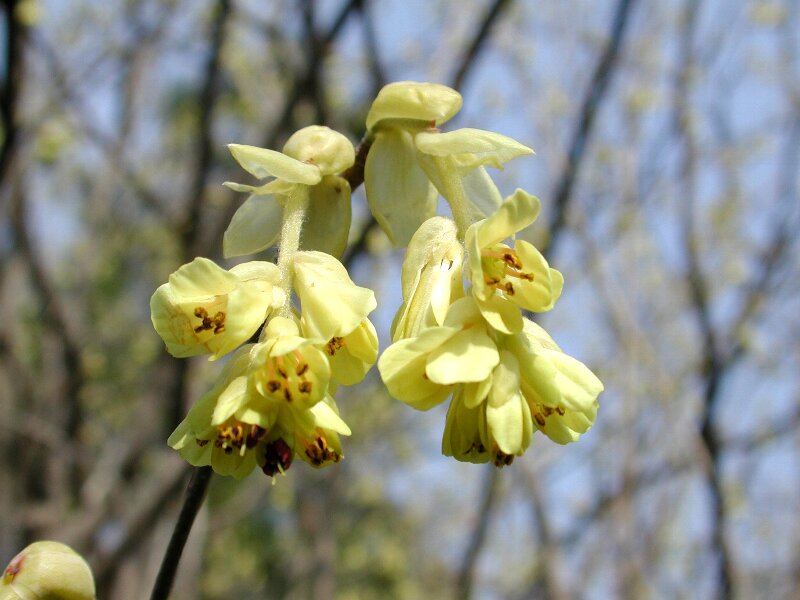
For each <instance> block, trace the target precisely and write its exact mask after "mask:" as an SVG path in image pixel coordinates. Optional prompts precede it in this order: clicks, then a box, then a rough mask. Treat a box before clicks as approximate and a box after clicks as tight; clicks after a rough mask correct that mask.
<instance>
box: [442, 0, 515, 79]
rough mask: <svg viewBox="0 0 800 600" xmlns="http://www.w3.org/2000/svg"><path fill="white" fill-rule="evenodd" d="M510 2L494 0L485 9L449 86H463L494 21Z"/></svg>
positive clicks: (508, 0)
mask: <svg viewBox="0 0 800 600" xmlns="http://www.w3.org/2000/svg"><path fill="white" fill-rule="evenodd" d="M511 4H512V2H511V1H510V0H494V2H493V3H492V5H491V6H490V7H489V9H488V10H487V11H486V14H485V15H484V17H483V19H481V21H480V22H479V23H480V24H479V26H478V28H477V31H476V32H475V35H473V36H472V43H470V45H469V46H468V47H467V48H466V49H465V50H464V54H463V56H462V58H461V61H460V63H459V65H458V67H457V68H456V70H455V74H454V75H453V79H452V83H451V84H450V87H452V88H455V89H457V90H460V89H462V88H463V87H464V81H465V80H466V78H467V76H468V75H469V74H470V73H471V72H472V70H473V65H474V63H475V62H477V58H478V55H479V54H480V52H481V50H482V49H483V46H484V44H485V43H486V41H487V40H488V39H489V34H490V33H491V31H492V27H493V26H494V24H495V22H496V21H497V20H498V19H499V18H500V17H501V16H502V15H503V13H504V12H505V11H506V10H508V8H509V7H510V6H511Z"/></svg>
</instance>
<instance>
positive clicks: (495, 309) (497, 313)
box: [473, 288, 523, 333]
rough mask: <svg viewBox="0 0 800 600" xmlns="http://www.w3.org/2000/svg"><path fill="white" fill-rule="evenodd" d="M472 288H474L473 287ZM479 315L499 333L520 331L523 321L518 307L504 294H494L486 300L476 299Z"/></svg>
mask: <svg viewBox="0 0 800 600" xmlns="http://www.w3.org/2000/svg"><path fill="white" fill-rule="evenodd" d="M473 289H474V288H473ZM477 302H478V307H479V308H480V309H481V315H483V318H484V319H486V322H487V323H489V325H490V326H491V328H492V329H494V330H496V331H500V332H501V333H518V332H519V331H522V327H523V322H522V315H521V314H520V312H519V308H518V307H517V305H516V304H514V302H511V301H510V300H508V299H507V298H506V297H504V296H500V295H499V294H495V293H493V292H492V295H491V296H489V298H488V299H486V300H480V299H477Z"/></svg>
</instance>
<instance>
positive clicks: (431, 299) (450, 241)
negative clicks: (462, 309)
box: [392, 217, 464, 342]
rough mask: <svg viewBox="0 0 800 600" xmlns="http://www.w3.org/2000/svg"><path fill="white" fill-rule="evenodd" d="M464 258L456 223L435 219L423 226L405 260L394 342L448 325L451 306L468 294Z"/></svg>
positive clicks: (393, 330) (394, 328)
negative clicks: (463, 265)
mask: <svg viewBox="0 0 800 600" xmlns="http://www.w3.org/2000/svg"><path fill="white" fill-rule="evenodd" d="M463 256H464V249H463V248H462V247H461V243H460V242H459V241H458V238H457V237H456V225H455V223H454V222H453V221H452V220H450V219H446V218H444V217H432V218H430V219H428V220H427V221H425V222H424V223H423V224H422V225H420V227H419V229H418V230H417V232H416V233H415V234H414V236H413V237H412V238H411V241H410V242H409V244H408V249H407V250H406V257H405V260H403V272H402V287H403V304H402V305H401V306H400V308H399V309H398V311H397V315H396V316H395V319H394V323H393V324H392V340H393V341H395V342H396V341H399V340H401V339H404V338H407V337H413V336H415V335H417V334H419V333H420V332H421V331H422V330H423V329H425V328H427V327H433V326H438V325H442V324H443V323H444V319H445V315H446V314H447V310H448V309H449V308H450V304H451V303H452V302H454V301H455V300H457V299H459V298H461V297H462V296H463V295H464V287H463V283H462V281H461V262H462V260H463Z"/></svg>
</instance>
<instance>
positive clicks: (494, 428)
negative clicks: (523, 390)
mask: <svg viewBox="0 0 800 600" xmlns="http://www.w3.org/2000/svg"><path fill="white" fill-rule="evenodd" d="M523 404H525V401H524V400H523V398H522V395H521V394H520V393H519V390H517V391H516V392H515V393H514V394H512V395H511V396H509V397H508V398H507V399H506V401H505V402H503V403H502V404H492V403H491V402H490V403H489V405H488V406H487V407H486V425H487V427H488V429H489V434H490V436H491V438H492V439H494V441H495V443H496V444H497V447H498V448H500V450H501V451H502V452H504V453H505V454H522V452H524V451H525V446H524V445H523V441H524V439H525V437H526V436H525V429H526V424H525V413H524V411H523V408H522V407H523ZM528 419H530V413H528Z"/></svg>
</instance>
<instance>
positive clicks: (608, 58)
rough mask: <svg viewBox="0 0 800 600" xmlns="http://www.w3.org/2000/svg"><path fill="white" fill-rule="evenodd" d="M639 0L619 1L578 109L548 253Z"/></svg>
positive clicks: (556, 196)
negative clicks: (603, 45) (631, 16)
mask: <svg viewBox="0 0 800 600" xmlns="http://www.w3.org/2000/svg"><path fill="white" fill-rule="evenodd" d="M635 4H636V0H619V2H617V7H616V10H615V11H614V19H613V22H612V24H611V31H610V33H609V36H608V39H607V41H606V45H605V47H604V48H603V52H602V53H601V55H600V58H599V60H598V61H597V64H596V65H595V68H594V73H593V74H592V79H591V81H590V82H589V87H588V88H587V89H586V92H585V94H584V97H583V102H582V103H581V107H580V109H579V110H578V115H577V118H576V126H575V130H574V132H573V134H572V137H571V140H570V143H569V150H568V151H567V160H566V163H565V165H564V169H563V171H562V172H561V176H560V177H559V179H558V183H557V184H556V187H555V190H554V192H553V214H552V216H551V218H550V223H549V232H550V236H549V238H548V240H547V241H546V242H545V244H544V245H543V247H542V248H541V251H542V252H543V253H544V254H547V253H548V251H549V250H551V249H552V248H553V247H554V246H555V242H556V239H557V238H558V236H559V235H560V234H561V231H562V230H563V227H564V222H565V220H566V215H567V210H568V207H569V203H570V198H571V197H572V191H573V187H574V186H575V181H576V180H577V178H578V174H579V172H580V167H581V163H582V162H583V158H584V154H585V152H586V147H587V145H588V143H589V140H590V138H591V135H592V130H593V128H594V122H595V117H596V116H597V113H598V111H599V109H600V105H601V104H602V102H603V99H604V98H605V94H606V90H607V89H608V85H609V83H610V82H611V79H612V77H613V74H614V71H615V70H616V66H617V61H618V59H619V55H620V49H621V48H622V43H623V41H624V38H625V32H626V30H627V26H628V22H629V20H630V15H631V12H632V9H633V7H634V5H635Z"/></svg>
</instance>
